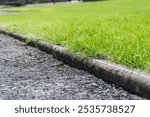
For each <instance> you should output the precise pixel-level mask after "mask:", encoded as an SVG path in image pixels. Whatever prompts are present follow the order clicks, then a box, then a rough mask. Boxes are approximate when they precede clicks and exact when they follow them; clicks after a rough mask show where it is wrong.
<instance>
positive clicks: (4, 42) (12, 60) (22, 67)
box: [0, 35, 144, 100]
mask: <svg viewBox="0 0 150 117" xmlns="http://www.w3.org/2000/svg"><path fill="white" fill-rule="evenodd" d="M0 99H4V100H12V99H14V100H16V99H20V100H22V99H24V100H26V99H44V100H46V99H127V100H128V99H144V98H141V97H139V96H137V95H134V94H131V93H129V92H127V91H125V90H123V89H122V88H121V87H119V86H115V85H113V84H107V83H105V82H104V81H102V80H101V79H98V78H96V77H94V76H93V75H91V74H89V73H87V72H85V71H82V70H77V69H75V68H72V67H69V66H67V65H65V64H63V63H62V62H60V61H57V60H56V59H54V58H53V56H52V55H48V54H46V53H44V52H41V51H40V50H38V49H36V48H33V47H29V46H26V45H25V44H24V43H23V42H20V41H18V40H15V39H13V38H11V37H8V36H5V35H0Z"/></svg>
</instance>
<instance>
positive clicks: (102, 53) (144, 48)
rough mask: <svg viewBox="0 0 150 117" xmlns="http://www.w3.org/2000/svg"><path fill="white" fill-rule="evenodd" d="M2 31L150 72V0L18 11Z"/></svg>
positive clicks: (0, 20) (0, 19)
mask: <svg viewBox="0 0 150 117" xmlns="http://www.w3.org/2000/svg"><path fill="white" fill-rule="evenodd" d="M1 9H3V10H4V9H5V10H6V9H9V10H10V9H15V10H23V11H25V12H20V13H15V14H0V28H3V29H7V30H11V31H15V32H20V33H23V34H26V35H28V36H29V37H38V38H41V39H45V40H46V41H48V42H50V43H55V44H61V45H65V46H66V47H67V48H68V49H69V50H70V51H73V52H76V53H78V54H81V55H83V56H88V57H94V58H99V59H110V60H111V61H113V62H116V63H121V64H124V65H127V66H129V67H132V68H136V69H141V70H145V71H150V0H109V1H102V2H87V3H77V4H56V5H53V4H50V5H43V6H42V5H41V6H40V5H38V6H28V7H18V8H1Z"/></svg>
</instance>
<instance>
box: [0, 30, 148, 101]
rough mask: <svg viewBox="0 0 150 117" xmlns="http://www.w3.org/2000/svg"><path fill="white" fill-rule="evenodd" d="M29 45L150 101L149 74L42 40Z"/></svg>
mask: <svg viewBox="0 0 150 117" xmlns="http://www.w3.org/2000/svg"><path fill="white" fill-rule="evenodd" d="M0 33H1V34H5V35H8V36H11V37H14V38H15V39H18V40H20V41H23V42H26V41H27V39H28V38H27V36H25V35H22V34H18V33H13V32H9V31H5V30H0ZM27 44H28V45H30V46H33V47H37V48H38V49H40V50H41V51H44V52H46V53H48V54H52V55H53V56H54V57H55V58H56V59H58V60H60V61H63V62H64V63H65V64H68V65H70V66H72V67H75V68H78V69H82V70H85V71H87V72H89V73H91V74H93V75H95V76H96V77H98V78H101V79H103V80H104V81H106V82H109V83H114V84H117V85H119V86H122V87H123V88H124V89H126V90H128V91H130V92H132V93H135V94H138V95H140V96H143V97H146V98H147V99H150V73H149V72H144V71H137V70H132V69H129V68H127V67H124V66H122V65H118V64H114V63H111V62H109V61H105V60H98V59H87V58H82V57H80V56H77V55H75V54H73V53H70V52H68V51H67V50H66V48H65V47H61V46H58V45H53V44H49V43H47V42H44V41H40V40H31V41H30V42H29V43H27Z"/></svg>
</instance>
